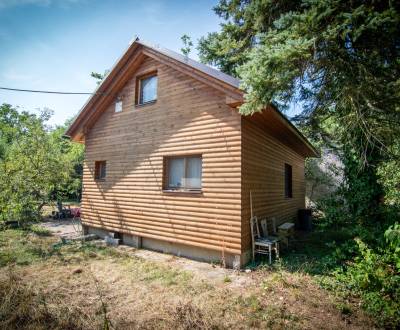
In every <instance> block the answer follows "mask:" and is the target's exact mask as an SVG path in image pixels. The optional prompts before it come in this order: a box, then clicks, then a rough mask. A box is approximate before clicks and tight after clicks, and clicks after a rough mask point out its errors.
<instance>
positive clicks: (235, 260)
mask: <svg viewBox="0 0 400 330" xmlns="http://www.w3.org/2000/svg"><path fill="white" fill-rule="evenodd" d="M83 228H84V233H85V234H95V235H97V236H98V237H100V238H102V239H104V238H105V237H106V236H109V234H110V231H109V230H106V229H100V228H95V227H89V226H86V225H84V226H83ZM121 243H122V244H126V245H129V246H133V247H135V248H145V249H148V250H153V251H158V252H162V253H168V254H172V255H176V256H179V257H186V258H189V259H194V260H199V261H205V262H214V263H221V262H222V260H223V257H224V258H225V265H226V267H229V268H235V269H239V268H241V267H243V266H244V265H246V264H247V263H248V262H249V261H250V259H251V253H250V252H249V251H247V252H245V253H243V254H242V255H234V254H231V253H225V254H224V256H223V255H222V252H221V251H214V250H209V249H205V248H199V247H195V246H190V245H185V244H180V243H171V242H167V241H162V240H157V239H153V238H146V237H139V236H136V235H130V234H125V233H124V234H122V237H121Z"/></svg>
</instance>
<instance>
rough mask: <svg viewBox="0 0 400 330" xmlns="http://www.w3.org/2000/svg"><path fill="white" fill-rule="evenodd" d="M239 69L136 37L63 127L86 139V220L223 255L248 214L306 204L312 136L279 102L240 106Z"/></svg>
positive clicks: (237, 246) (100, 229) (288, 215)
mask: <svg viewBox="0 0 400 330" xmlns="http://www.w3.org/2000/svg"><path fill="white" fill-rule="evenodd" d="M242 100H243V92H242V91H241V90H240V89H239V81H238V80H237V79H235V78H233V77H231V76H228V75H226V74H224V73H221V72H219V71H218V70H215V69H212V68H210V67H208V66H206V65H203V64H201V63H198V62H195V61H193V60H191V59H188V58H187V57H184V56H182V55H179V54H177V53H175V52H172V51H169V50H166V49H163V48H160V47H155V46H151V45H148V44H146V43H144V42H142V41H139V40H136V41H135V42H133V43H132V44H131V45H130V47H129V48H128V49H127V51H126V52H125V54H124V55H123V56H122V57H121V58H120V60H119V61H118V62H117V64H116V65H115V66H114V68H113V69H112V70H111V72H110V73H109V74H108V75H107V77H106V78H105V79H104V81H103V82H102V84H101V85H100V86H99V87H98V89H97V90H96V93H95V94H94V95H93V96H92V97H91V98H90V99H89V100H88V102H87V103H86V105H85V106H84V107H83V109H82V110H81V112H80V113H79V115H78V116H77V118H76V119H75V121H74V122H73V123H72V125H71V126H70V127H69V129H68V131H67V132H66V134H67V135H68V136H70V137H71V139H72V140H73V141H77V142H81V143H84V144H85V145H86V152H85V162H84V175H83V197H82V222H83V225H84V226H85V228H86V231H87V232H93V233H97V234H99V235H100V236H104V235H106V234H108V233H109V232H114V233H118V234H119V235H120V236H122V240H123V242H124V243H126V244H133V245H135V246H138V247H143V248H148V249H155V250H160V251H164V252H170V253H174V254H178V255H181V256H187V257H191V258H196V259H203V260H209V261H211V260H212V261H218V260H221V258H224V259H225V262H226V263H227V264H228V265H232V264H233V263H234V262H235V263H237V262H239V261H240V264H241V265H243V264H245V263H246V262H247V261H248V260H249V258H250V255H251V251H250V249H251V244H250V242H251V237H250V224H249V219H250V197H249V196H250V191H251V192H252V199H253V211H254V214H255V215H259V216H268V217H276V218H277V219H278V221H279V222H283V221H287V220H291V219H293V218H294V217H296V214H297V210H298V209H299V208H304V203H305V181H304V159H305V158H306V157H315V156H316V155H317V153H316V151H315V149H314V148H313V147H312V145H311V144H310V143H309V142H308V141H307V140H306V139H305V138H304V137H303V136H302V135H301V134H300V133H299V131H297V129H296V128H295V127H294V126H293V125H292V124H291V123H290V122H289V121H288V120H287V119H286V118H285V117H284V116H283V115H282V114H281V113H280V112H279V111H277V110H276V109H275V108H273V107H272V106H270V107H268V108H267V109H266V110H265V111H263V112H262V113H256V114H254V115H253V116H241V115H240V114H239V113H238V109H237V107H238V106H239V105H240V104H241V103H242V102H243V101H242Z"/></svg>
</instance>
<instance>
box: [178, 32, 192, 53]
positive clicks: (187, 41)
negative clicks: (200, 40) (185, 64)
mask: <svg viewBox="0 0 400 330" xmlns="http://www.w3.org/2000/svg"><path fill="white" fill-rule="evenodd" d="M181 40H182V43H183V47H182V48H181V52H182V54H183V55H185V56H186V57H188V56H189V54H190V52H191V51H192V47H193V42H192V39H191V38H190V37H189V36H188V35H187V34H184V35H182V37H181Z"/></svg>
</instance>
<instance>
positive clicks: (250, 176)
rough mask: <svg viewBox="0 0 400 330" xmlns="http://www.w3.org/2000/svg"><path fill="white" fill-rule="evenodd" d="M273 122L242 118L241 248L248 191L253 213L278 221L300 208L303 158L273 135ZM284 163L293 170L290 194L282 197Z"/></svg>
mask: <svg viewBox="0 0 400 330" xmlns="http://www.w3.org/2000/svg"><path fill="white" fill-rule="evenodd" d="M273 127H275V123H274V122H272V121H270V122H267V124H266V125H261V121H260V120H258V118H257V119H255V118H254V117H253V118H246V117H243V118H242V251H243V252H245V251H247V250H249V249H250V248H251V246H250V244H251V236H250V222H249V221H250V190H251V191H252V200H253V213H254V215H256V216H259V217H261V216H267V217H269V218H271V217H276V219H277V222H278V223H282V222H285V220H293V219H294V218H295V217H296V216H297V210H298V209H299V208H304V203H305V183H304V157H302V156H300V155H299V154H298V153H296V152H295V151H293V149H291V148H289V147H288V146H286V145H285V144H283V143H282V142H280V140H278V139H277V138H276V137H273V134H274V130H273V129H271V128H273ZM285 163H287V164H289V165H291V166H292V169H293V172H292V173H293V197H292V198H287V197H285Z"/></svg>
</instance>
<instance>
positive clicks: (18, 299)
mask: <svg viewBox="0 0 400 330" xmlns="http://www.w3.org/2000/svg"><path fill="white" fill-rule="evenodd" d="M0 292H2V294H1V295H0V328H1V329H95V328H96V327H95V326H94V323H93V322H92V320H90V317H88V316H87V315H85V314H84V313H83V312H82V310H80V309H79V308H78V307H76V306H71V305H69V304H66V303H65V302H64V301H63V300H62V299H61V298H59V297H57V296H56V295H51V294H49V293H46V294H44V293H43V292H42V291H41V290H40V289H38V288H36V287H35V286H34V285H33V284H31V285H29V284H26V283H24V282H23V281H21V279H20V278H19V277H18V276H17V275H16V274H15V273H14V272H13V271H12V270H9V272H8V276H7V277H6V278H1V279H0Z"/></svg>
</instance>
